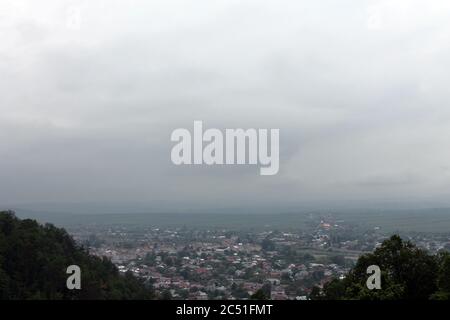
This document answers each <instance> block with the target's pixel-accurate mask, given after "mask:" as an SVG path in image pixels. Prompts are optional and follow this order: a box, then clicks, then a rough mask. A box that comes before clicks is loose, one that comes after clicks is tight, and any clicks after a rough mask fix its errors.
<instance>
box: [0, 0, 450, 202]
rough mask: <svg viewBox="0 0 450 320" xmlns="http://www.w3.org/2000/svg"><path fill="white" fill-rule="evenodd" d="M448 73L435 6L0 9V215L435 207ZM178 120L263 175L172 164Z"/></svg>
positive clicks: (449, 172)
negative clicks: (276, 165) (252, 147)
mask: <svg viewBox="0 0 450 320" xmlns="http://www.w3.org/2000/svg"><path fill="white" fill-rule="evenodd" d="M449 70H450V1H447V0H441V1H439V0H435V1H425V0H423V1H419V0H380V1H366V0H359V1H354V0H351V1H350V0H344V1H332V0H321V1H312V0H309V1H294V0H291V1H280V0H276V1H275V0H274V1H262V0H254V1H248V0H222V1H215V0H195V1H194V0H178V1H173V0H158V1H156V0H153V1H138V0H135V1H130V0H127V1H125V0H123V1H115V0H109V1H91V0H89V1H88V0H86V1H75V0H74V1H66V0H58V1H56V0H54V1H42V0H41V1H32V0H29V1H21V0H9V1H7V0H3V1H1V2H0V182H1V183H0V204H1V205H2V206H6V205H20V204H27V203H104V204H114V203H135V204H138V203H139V204H143V205H149V206H150V207H152V208H156V209H161V210H178V211H182V210H183V209H184V208H194V209H195V208H196V207H202V208H207V209H211V210H214V209H216V208H223V207H264V206H266V207H267V206H273V207H280V208H281V207H282V206H284V205H285V206H296V205H299V206H301V205H303V204H306V203H308V204H311V203H312V204H316V205H318V206H320V205H321V204H323V203H340V204H344V205H345V203H355V202H357V203H372V204H379V205H380V206H381V205H383V204H384V203H386V202H402V203H412V202H421V203H427V204H430V205H435V206H440V205H450V200H447V199H450V105H449V104H450V89H449V84H450V72H449ZM194 120H203V123H204V126H205V127H206V128H208V127H215V128H220V129H224V128H237V127H241V128H279V129H280V171H279V173H278V175H275V176H260V175H259V168H258V167H257V166H215V167H210V166H195V167H194V166H175V165H173V164H172V162H171V160H170V150H171V148H172V147H173V145H174V143H173V142H171V141H170V134H171V132H172V131H173V130H174V129H176V128H179V127H185V128H188V129H190V130H192V126H193V121H194ZM280 210H281V209H280Z"/></svg>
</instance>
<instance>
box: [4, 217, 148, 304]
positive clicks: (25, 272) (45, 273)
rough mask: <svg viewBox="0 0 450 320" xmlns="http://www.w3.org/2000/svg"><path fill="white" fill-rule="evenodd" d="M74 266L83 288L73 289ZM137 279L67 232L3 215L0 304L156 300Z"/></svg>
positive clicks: (48, 225) (51, 226)
mask: <svg viewBox="0 0 450 320" xmlns="http://www.w3.org/2000/svg"><path fill="white" fill-rule="evenodd" d="M69 265H77V266H79V267H80V269H81V289H80V290H69V289H67V287H66V280H67V278H68V277H69V276H70V275H69V274H66V270H67V267H68V266H69ZM150 298H152V293H151V291H150V290H149V289H147V288H146V287H145V286H144V285H143V284H142V283H141V282H140V280H138V279H136V278H135V277H134V276H133V275H131V274H125V275H121V274H119V272H118V270H117V269H116V267H115V266H114V265H113V264H112V263H111V261H109V260H108V259H106V258H103V259H102V258H99V257H95V256H92V255H90V254H89V253H88V252H87V251H86V250H85V249H84V248H82V247H80V246H79V245H77V244H76V243H75V241H74V240H73V239H72V237H71V236H69V235H68V234H67V232H66V231H65V230H64V229H59V228H56V227H55V226H53V225H50V224H46V225H40V224H38V223H37V222H36V221H34V220H28V219H27V220H20V219H18V218H16V217H15V215H14V213H13V212H11V211H7V212H0V299H150Z"/></svg>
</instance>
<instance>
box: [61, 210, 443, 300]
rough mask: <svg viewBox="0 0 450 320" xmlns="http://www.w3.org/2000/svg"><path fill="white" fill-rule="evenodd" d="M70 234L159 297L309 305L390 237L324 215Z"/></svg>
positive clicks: (83, 228) (436, 236)
mask: <svg viewBox="0 0 450 320" xmlns="http://www.w3.org/2000/svg"><path fill="white" fill-rule="evenodd" d="M69 231H70V233H71V234H72V235H73V236H74V237H75V239H76V240H77V241H78V242H79V243H81V244H83V245H84V246H85V247H86V248H88V250H89V251H90V252H91V253H92V254H95V255H97V256H105V257H108V258H109V259H111V260H112V262H113V263H114V264H115V265H116V266H117V268H118V270H119V271H120V272H122V273H126V272H131V273H133V274H134V275H135V276H137V277H139V278H141V279H143V280H144V281H145V283H146V284H147V285H148V286H149V287H150V288H152V289H153V290H154V291H155V293H156V294H157V295H158V296H159V297H161V298H163V299H189V300H198V299H251V298H252V297H255V294H258V292H259V293H260V294H261V293H263V294H264V295H265V298H267V299H274V300H277V299H279V300H307V299H309V298H310V296H311V294H313V292H314V290H315V288H316V290H317V288H321V287H323V285H324V284H325V283H327V282H328V281H330V280H331V279H333V278H343V277H345V276H346V274H347V272H348V271H349V270H350V269H351V267H352V266H354V264H355V262H356V260H357V259H358V257H359V256H360V255H362V254H364V253H365V252H371V251H373V250H374V249H376V247H377V246H379V245H380V244H381V243H382V241H383V240H385V239H387V238H388V237H389V236H390V235H392V233H391V232H386V231H384V230H383V228H379V227H370V228H367V227H363V226H357V225H352V224H346V223H345V222H342V221H339V220H336V219H333V218H332V217H323V216H316V217H311V218H310V221H309V222H308V224H307V227H306V228H305V227H302V228H299V229H295V226H292V227H290V228H286V230H283V229H280V228H270V227H266V228H261V229H259V230H258V229H252V228H245V227H242V228H221V227H211V228H208V227H201V228H200V227H199V228H196V227H192V226H172V227H168V226H166V227H163V226H152V225H148V226H147V225H108V224H102V225H80V226H78V227H72V228H71V229H70V230H69ZM402 237H404V238H405V239H407V240H410V241H411V242H413V243H415V244H416V245H418V246H420V247H423V248H426V249H427V250H429V251H430V252H438V251H439V250H450V234H448V233H417V232H415V233H404V234H402ZM259 298H260V297H259Z"/></svg>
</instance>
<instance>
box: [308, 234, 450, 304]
mask: <svg viewBox="0 0 450 320" xmlns="http://www.w3.org/2000/svg"><path fill="white" fill-rule="evenodd" d="M370 265H377V266H379V267H380V269H381V283H382V288H381V289H380V290H369V289H368V288H367V286H366V281H367V278H368V276H369V275H368V274H367V267H368V266H370ZM449 297H450V255H449V254H448V253H440V254H438V255H431V254H429V253H428V252H427V251H426V250H424V249H420V248H418V247H416V246H415V245H413V244H412V243H410V242H409V241H403V240H402V239H401V238H400V237H399V236H397V235H394V236H392V237H391V238H390V239H388V240H386V241H384V242H383V243H382V245H381V246H380V247H379V248H377V249H375V251H374V252H373V253H369V254H365V255H363V256H361V257H360V258H359V259H358V262H357V263H356V266H355V267H354V268H353V269H352V270H351V271H350V272H349V274H348V275H347V277H346V278H345V279H343V280H338V279H335V280H332V281H331V282H329V283H328V284H326V285H325V286H324V288H323V290H322V292H321V293H320V294H318V293H317V290H316V291H315V293H314V297H313V298H315V299H327V300H341V299H363V300H396V299H416V300H418V299H421V300H423V299H448V298H449Z"/></svg>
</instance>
